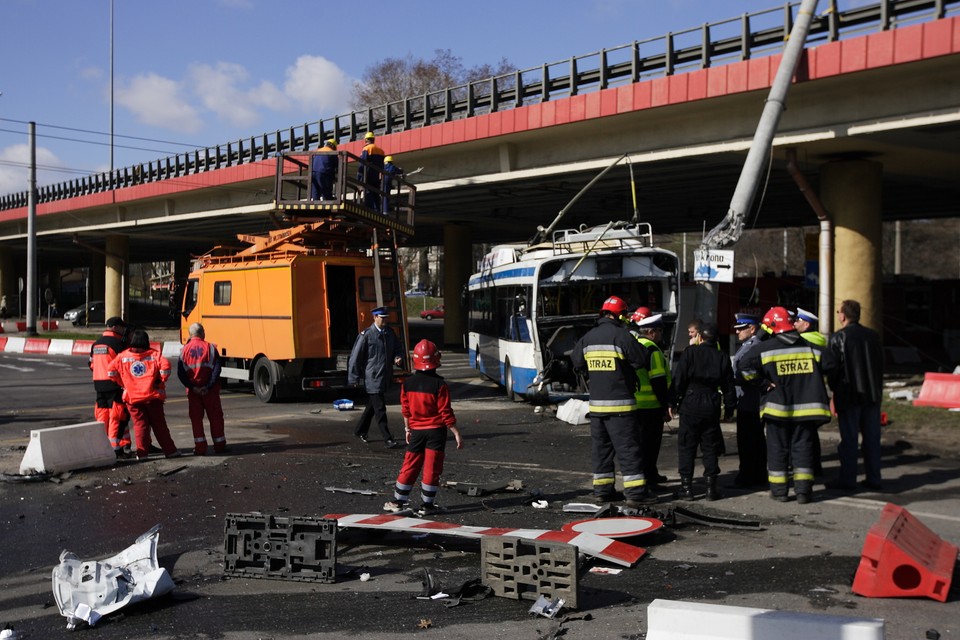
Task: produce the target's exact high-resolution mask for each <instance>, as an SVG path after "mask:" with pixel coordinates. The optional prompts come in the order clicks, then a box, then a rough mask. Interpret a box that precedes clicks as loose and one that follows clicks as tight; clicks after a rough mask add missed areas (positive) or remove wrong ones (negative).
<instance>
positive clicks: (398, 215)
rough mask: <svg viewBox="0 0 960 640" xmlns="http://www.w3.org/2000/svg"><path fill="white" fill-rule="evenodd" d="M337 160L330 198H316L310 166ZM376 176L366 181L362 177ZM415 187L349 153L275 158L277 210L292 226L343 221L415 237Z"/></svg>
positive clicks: (397, 175) (317, 153)
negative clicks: (322, 159) (337, 218)
mask: <svg viewBox="0 0 960 640" xmlns="http://www.w3.org/2000/svg"><path fill="white" fill-rule="evenodd" d="M321 157H325V158H331V157H335V158H334V161H333V164H334V165H335V166H336V176H335V177H334V178H333V183H332V185H327V187H328V188H329V190H330V193H328V194H326V196H328V197H324V195H323V194H320V193H318V191H319V190H320V185H319V182H318V181H317V180H315V179H314V176H313V171H312V167H313V166H314V163H315V162H316V160H317V159H318V158H321ZM361 172H367V173H369V174H370V175H371V176H374V177H373V179H372V180H368V181H364V180H362V179H361V178H360V177H359V176H360V174H361ZM416 192H417V189H416V187H415V186H413V185H412V184H410V183H409V182H407V181H406V180H405V179H404V178H403V174H402V173H397V174H392V175H386V174H384V173H383V172H382V171H381V167H378V166H376V165H374V164H372V163H369V162H367V161H365V160H362V159H361V158H359V157H357V156H355V155H353V154H352V153H348V152H346V151H314V152H311V153H307V154H302V153H298V154H283V155H280V156H278V157H277V182H276V201H275V202H276V206H277V210H278V211H280V212H282V213H283V214H284V215H285V216H286V217H287V218H288V219H289V220H290V221H292V222H294V223H304V222H313V221H316V220H320V219H327V218H331V217H337V216H342V217H343V218H345V219H351V220H356V221H362V222H364V223H366V224H370V225H373V226H375V227H383V228H387V229H392V230H393V231H395V232H396V233H398V234H401V235H404V236H408V237H409V236H413V234H414V217H415V210H416Z"/></svg>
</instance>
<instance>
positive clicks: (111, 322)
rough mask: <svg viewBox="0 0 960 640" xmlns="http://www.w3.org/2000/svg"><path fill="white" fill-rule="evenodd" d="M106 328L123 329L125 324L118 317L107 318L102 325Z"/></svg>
mask: <svg viewBox="0 0 960 640" xmlns="http://www.w3.org/2000/svg"><path fill="white" fill-rule="evenodd" d="M104 324H105V325H106V326H108V327H125V326H127V323H126V322H124V321H123V318H121V317H119V316H113V317H112V318H107V321H106V322H105V323H104Z"/></svg>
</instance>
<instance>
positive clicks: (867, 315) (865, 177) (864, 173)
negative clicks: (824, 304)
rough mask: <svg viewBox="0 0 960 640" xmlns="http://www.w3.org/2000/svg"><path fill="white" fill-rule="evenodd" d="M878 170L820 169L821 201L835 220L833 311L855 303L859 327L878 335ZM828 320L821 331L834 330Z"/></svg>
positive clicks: (839, 165)
mask: <svg viewBox="0 0 960 640" xmlns="http://www.w3.org/2000/svg"><path fill="white" fill-rule="evenodd" d="M882 188H883V165H882V164H880V163H878V162H873V161H870V160H843V161H839V162H829V163H827V164H825V165H823V166H822V167H821V169H820V199H821V200H822V201H823V204H824V206H825V207H826V209H827V211H829V212H830V213H831V214H832V215H833V221H834V238H835V240H834V253H833V273H834V276H833V281H834V287H833V308H834V310H836V309H837V308H838V307H839V306H840V302H842V301H843V300H851V299H852V300H857V301H859V302H860V308H861V317H860V324H862V325H864V326H867V327H870V328H872V329H874V330H876V331H878V332H880V333H882V332H883V290H882V284H883V276H882V263H881V257H882V251H883V234H882V216H881V214H882V197H881V195H882ZM834 317H835V313H834V314H833V317H831V318H830V319H829V320H827V321H826V322H824V319H823V318H821V319H820V320H821V327H822V329H821V330H824V329H825V330H832V331H836V330H837V329H839V327H838V326H836V323H835V322H834Z"/></svg>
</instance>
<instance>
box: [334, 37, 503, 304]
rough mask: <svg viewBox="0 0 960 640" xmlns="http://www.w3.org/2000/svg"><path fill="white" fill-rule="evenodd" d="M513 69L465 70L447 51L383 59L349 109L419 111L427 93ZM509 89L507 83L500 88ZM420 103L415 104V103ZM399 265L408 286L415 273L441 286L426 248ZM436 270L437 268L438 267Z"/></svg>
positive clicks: (356, 89) (377, 113)
mask: <svg viewBox="0 0 960 640" xmlns="http://www.w3.org/2000/svg"><path fill="white" fill-rule="evenodd" d="M514 69H515V67H514V66H513V65H511V64H510V62H509V61H507V59H506V58H501V59H500V60H499V61H498V62H497V63H496V64H482V65H477V66H475V67H470V68H466V67H464V66H463V60H462V59H461V58H460V57H459V56H455V55H453V52H451V51H450V50H449V49H436V50H435V51H434V55H433V59H431V60H424V59H423V58H416V57H414V56H412V55H407V56H406V57H405V58H385V59H384V60H382V61H380V62H378V63H376V64H372V65H370V66H369V67H367V68H366V69H365V70H364V72H363V75H362V76H361V79H360V81H359V82H357V83H355V84H354V86H353V95H352V100H351V107H352V108H354V109H357V110H361V109H367V108H371V109H372V114H373V116H374V117H375V118H376V117H382V116H383V113H382V111H383V110H382V109H380V108H379V107H380V106H381V105H385V104H389V103H391V102H399V101H401V100H405V99H412V101H413V105H412V106H413V108H415V109H416V108H421V107H422V106H423V105H422V100H423V96H425V95H426V94H428V93H432V92H438V91H443V90H445V89H449V88H453V89H454V90H455V94H456V95H460V94H461V93H463V91H464V90H463V89H456V87H460V86H462V85H464V84H466V83H469V82H475V81H477V80H482V79H484V78H492V77H494V76H504V75H508V74H512V73H513V72H514ZM504 86H510V83H509V82H503V83H501V87H504ZM418 99H419V100H420V101H421V103H420V104H417V100H418ZM400 254H401V261H402V263H403V264H404V267H405V273H407V277H408V282H407V284H408V285H411V284H414V283H413V282H412V279H410V276H411V275H412V274H414V273H416V277H417V284H420V285H422V286H429V287H433V288H434V289H436V286H437V285H438V284H439V283H440V282H441V280H442V278H440V274H439V273H436V274H434V273H432V270H431V268H430V267H431V265H430V250H429V248H426V247H424V248H416V249H414V248H403V249H401V250H400ZM438 266H439V265H438Z"/></svg>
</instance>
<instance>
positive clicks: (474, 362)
mask: <svg viewBox="0 0 960 640" xmlns="http://www.w3.org/2000/svg"><path fill="white" fill-rule="evenodd" d="M474 353H476V354H477V357H476V358H475V359H474V361H473V366H475V367H476V368H477V371H479V372H480V373H483V369H482V368H481V367H480V345H477V348H476V350H475V351H474Z"/></svg>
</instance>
